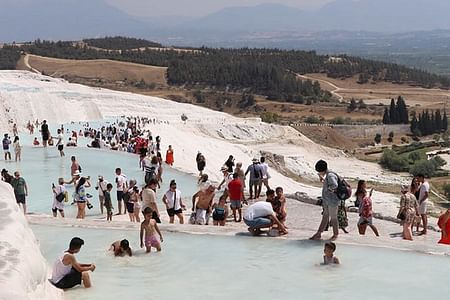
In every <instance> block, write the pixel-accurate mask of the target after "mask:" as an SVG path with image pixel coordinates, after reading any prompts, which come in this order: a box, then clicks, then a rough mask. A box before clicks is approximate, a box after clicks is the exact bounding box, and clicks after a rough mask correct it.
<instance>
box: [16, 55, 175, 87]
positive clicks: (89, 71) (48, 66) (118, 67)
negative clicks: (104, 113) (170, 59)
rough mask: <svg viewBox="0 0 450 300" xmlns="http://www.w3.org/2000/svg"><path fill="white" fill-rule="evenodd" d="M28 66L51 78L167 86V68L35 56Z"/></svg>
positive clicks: (20, 64)
mask: <svg viewBox="0 0 450 300" xmlns="http://www.w3.org/2000/svg"><path fill="white" fill-rule="evenodd" d="M29 64H30V66H32V67H33V68H35V69H37V70H39V71H41V72H43V73H45V74H46V75H50V76H52V77H68V78H71V77H79V78H85V79H101V80H105V81H111V82H116V81H124V80H127V81H130V82H139V81H140V80H141V79H143V80H144V81H145V82H146V83H147V84H149V83H154V84H157V85H161V86H166V85H167V82H166V71H167V68H164V67H153V66H145V65H140V64H133V63H127V62H119V61H113V60H107V59H98V60H70V59H57V58H47V57H41V56H36V55H29ZM19 67H20V68H25V69H26V66H24V63H23V62H20V63H19Z"/></svg>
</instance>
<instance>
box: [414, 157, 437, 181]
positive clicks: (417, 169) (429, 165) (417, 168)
mask: <svg viewBox="0 0 450 300" xmlns="http://www.w3.org/2000/svg"><path fill="white" fill-rule="evenodd" d="M435 172H436V165H435V163H434V162H433V160H426V159H425V160H419V161H417V162H416V163H415V164H414V165H413V166H412V167H411V168H410V170H409V173H410V174H412V175H413V176H417V175H418V174H423V175H425V176H428V177H432V176H433V175H434V173H435Z"/></svg>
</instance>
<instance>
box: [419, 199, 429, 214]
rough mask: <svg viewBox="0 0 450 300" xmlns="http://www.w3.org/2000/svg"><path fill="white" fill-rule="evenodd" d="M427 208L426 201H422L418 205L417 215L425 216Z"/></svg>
mask: <svg viewBox="0 0 450 300" xmlns="http://www.w3.org/2000/svg"><path fill="white" fill-rule="evenodd" d="M427 208H428V200H425V201H423V202H422V203H420V205H419V215H426V214H427Z"/></svg>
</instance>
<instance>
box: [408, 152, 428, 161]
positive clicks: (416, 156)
mask: <svg viewBox="0 0 450 300" xmlns="http://www.w3.org/2000/svg"><path fill="white" fill-rule="evenodd" d="M408 159H409V160H411V161H412V162H415V161H418V160H421V159H424V157H422V155H420V152H418V151H414V152H411V153H410V154H409V155H408Z"/></svg>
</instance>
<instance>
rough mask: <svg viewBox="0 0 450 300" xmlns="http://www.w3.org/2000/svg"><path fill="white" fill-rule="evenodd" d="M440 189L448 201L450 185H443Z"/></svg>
mask: <svg viewBox="0 0 450 300" xmlns="http://www.w3.org/2000/svg"><path fill="white" fill-rule="evenodd" d="M442 189H443V190H444V194H445V196H446V197H447V199H449V200H450V184H449V183H447V184H444V186H443V187H442Z"/></svg>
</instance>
